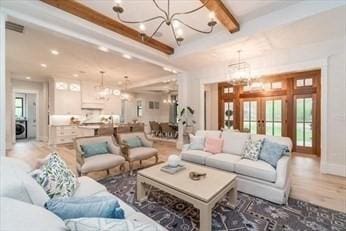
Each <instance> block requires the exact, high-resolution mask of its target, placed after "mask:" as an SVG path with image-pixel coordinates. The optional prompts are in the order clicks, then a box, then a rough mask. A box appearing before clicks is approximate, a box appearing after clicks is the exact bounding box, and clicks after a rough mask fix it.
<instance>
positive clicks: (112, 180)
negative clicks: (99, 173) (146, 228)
mask: <svg viewBox="0 0 346 231" xmlns="http://www.w3.org/2000/svg"><path fill="white" fill-rule="evenodd" d="M100 183H101V184H103V185H105V186H106V188H107V189H108V191H109V192H111V193H113V194H114V195H116V196H117V197H119V198H120V199H122V200H123V201H125V202H127V203H128V204H129V205H131V206H132V207H133V208H135V209H136V210H139V211H141V212H142V213H144V214H146V215H147V216H149V217H151V218H152V219H153V220H155V221H156V222H158V223H160V224H161V225H162V226H164V227H166V228H167V229H168V230H174V231H180V230H181V231H192V230H198V227H199V211H198V210H197V209H195V208H194V207H193V206H192V205H191V204H189V203H187V202H185V201H182V200H180V199H178V198H176V197H174V196H172V195H169V194H167V193H164V192H162V191H160V190H157V189H152V190H151V192H150V195H149V197H148V200H147V201H145V202H143V203H140V202H138V201H136V195H135V194H136V176H129V175H128V174H123V175H119V176H111V177H108V178H105V179H103V180H101V181H100ZM212 219H213V221H212V226H213V230H220V231H221V230H225V231H226V230H253V231H255V230H256V231H257V230H268V231H272V230H280V231H281V230H287V231H288V230H289V231H291V230H292V231H299V230H301V231H303V230H318V231H341V230H343V231H346V214H345V213H341V212H337V211H333V210H330V209H326V208H322V207H318V206H315V205H312V204H309V203H307V202H304V201H300V200H295V199H291V198H290V199H289V203H288V205H287V206H280V205H276V204H273V203H271V202H269V201H266V200H262V199H259V198H256V197H253V196H250V195H247V194H244V193H238V203H237V207H236V209H235V210H232V209H230V208H229V207H227V206H226V202H225V199H224V200H222V201H220V202H219V203H218V204H217V206H216V207H215V208H214V210H213V214H212Z"/></svg>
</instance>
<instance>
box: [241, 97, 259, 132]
mask: <svg viewBox="0 0 346 231" xmlns="http://www.w3.org/2000/svg"><path fill="white" fill-rule="evenodd" d="M243 116H244V118H243V130H244V131H249V132H250V133H252V134H257V101H244V103H243Z"/></svg>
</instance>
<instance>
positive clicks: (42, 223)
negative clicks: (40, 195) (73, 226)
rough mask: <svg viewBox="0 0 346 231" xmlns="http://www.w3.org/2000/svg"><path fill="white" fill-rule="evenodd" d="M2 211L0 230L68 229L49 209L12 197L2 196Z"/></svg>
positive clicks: (51, 230)
mask: <svg viewBox="0 0 346 231" xmlns="http://www.w3.org/2000/svg"><path fill="white" fill-rule="evenodd" d="M0 213H1V216H0V217H1V221H0V230H8V231H12V230H15V231H48V230H49V231H66V227H65V224H64V222H63V221H62V220H61V219H60V218H59V217H57V216H56V215H55V214H53V213H51V212H49V211H48V210H47V209H45V208H42V207H39V206H35V205H32V204H28V203H25V202H22V201H18V200H15V199H12V198H7V197H1V198H0Z"/></svg>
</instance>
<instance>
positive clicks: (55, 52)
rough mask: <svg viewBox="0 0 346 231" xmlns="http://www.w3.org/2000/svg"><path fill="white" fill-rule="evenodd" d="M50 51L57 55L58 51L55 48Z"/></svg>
mask: <svg viewBox="0 0 346 231" xmlns="http://www.w3.org/2000/svg"><path fill="white" fill-rule="evenodd" d="M50 53H52V55H58V54H59V51H57V50H50Z"/></svg>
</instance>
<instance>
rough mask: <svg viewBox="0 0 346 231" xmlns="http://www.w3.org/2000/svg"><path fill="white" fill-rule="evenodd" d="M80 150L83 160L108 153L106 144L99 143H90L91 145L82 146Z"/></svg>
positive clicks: (105, 142)
mask: <svg viewBox="0 0 346 231" xmlns="http://www.w3.org/2000/svg"><path fill="white" fill-rule="evenodd" d="M81 149H82V151H83V156H84V157H85V158H88V157H91V156H94V155H99V154H106V153H109V152H110V151H109V150H108V142H107V141H104V142H99V143H91V144H82V145H81Z"/></svg>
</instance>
